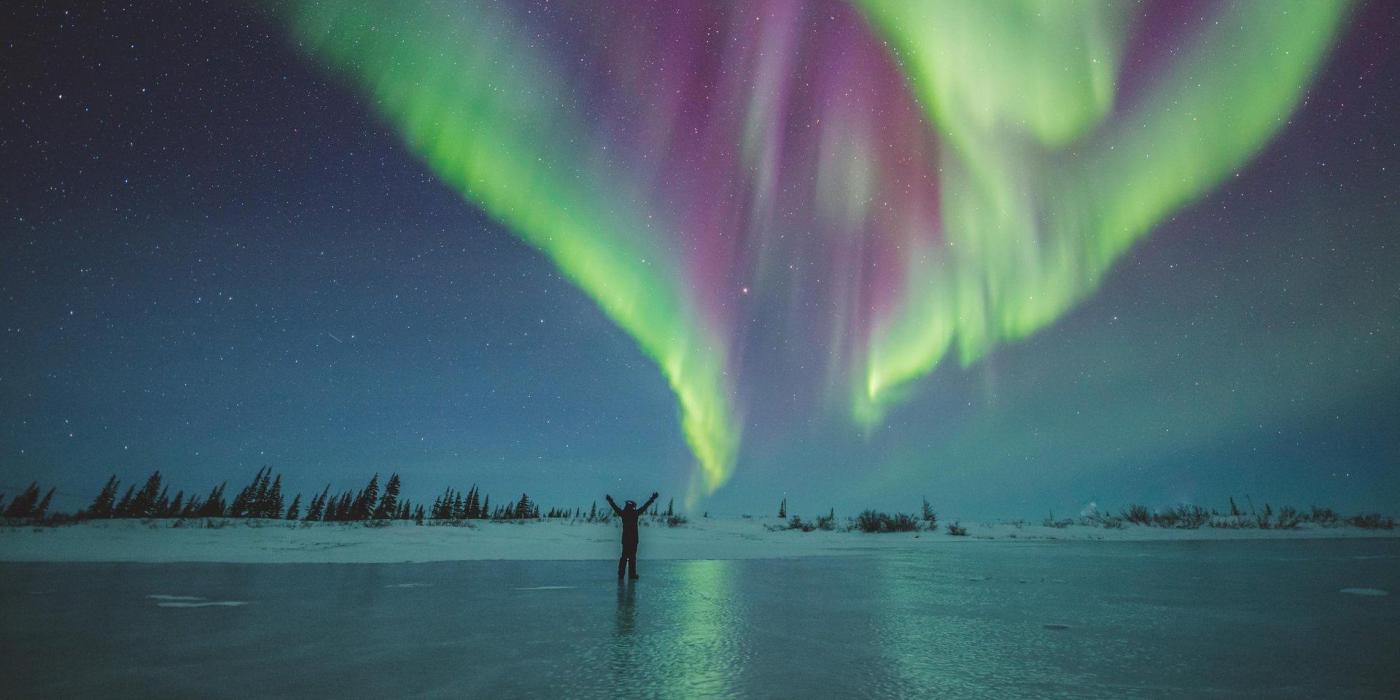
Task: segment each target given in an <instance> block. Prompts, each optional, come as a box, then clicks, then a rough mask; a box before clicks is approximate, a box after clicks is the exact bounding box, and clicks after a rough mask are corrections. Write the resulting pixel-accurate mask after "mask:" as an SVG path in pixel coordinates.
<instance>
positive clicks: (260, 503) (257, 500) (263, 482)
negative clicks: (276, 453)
mask: <svg viewBox="0 0 1400 700" xmlns="http://www.w3.org/2000/svg"><path fill="white" fill-rule="evenodd" d="M263 469H264V471H263V474H262V478H261V479H258V487H257V489H255V490H254V491H253V497H252V500H251V502H250V503H249V504H248V515H249V517H254V518H260V517H265V516H264V514H265V513H267V511H268V510H269V506H270V504H269V503H268V497H269V496H270V495H271V493H272V467H264V468H263Z"/></svg>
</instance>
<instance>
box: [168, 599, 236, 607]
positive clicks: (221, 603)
mask: <svg viewBox="0 0 1400 700" xmlns="http://www.w3.org/2000/svg"><path fill="white" fill-rule="evenodd" d="M247 604H248V602H247V601H244V600H206V601H204V602H202V603H188V602H185V601H179V600H168V601H165V602H163V603H156V607H159V608H236V607H238V606H240V605H247Z"/></svg>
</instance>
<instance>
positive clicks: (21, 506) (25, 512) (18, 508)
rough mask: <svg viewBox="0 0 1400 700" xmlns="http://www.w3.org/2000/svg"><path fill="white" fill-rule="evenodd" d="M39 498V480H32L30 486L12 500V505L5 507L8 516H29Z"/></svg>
mask: <svg viewBox="0 0 1400 700" xmlns="http://www.w3.org/2000/svg"><path fill="white" fill-rule="evenodd" d="M38 500H39V482H37V481H31V482H29V486H28V487H26V488H25V489H24V491H21V492H20V494H19V495H18V496H15V497H14V500H12V501H10V507H9V508H6V509H5V517H6V518H27V517H29V515H30V513H33V512H34V504H35V503H36V502H38Z"/></svg>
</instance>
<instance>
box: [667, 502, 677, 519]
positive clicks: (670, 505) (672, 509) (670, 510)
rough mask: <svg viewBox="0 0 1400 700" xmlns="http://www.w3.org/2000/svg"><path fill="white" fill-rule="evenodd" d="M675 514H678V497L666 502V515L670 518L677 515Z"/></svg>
mask: <svg viewBox="0 0 1400 700" xmlns="http://www.w3.org/2000/svg"><path fill="white" fill-rule="evenodd" d="M675 514H676V499H674V498H672V499H671V500H669V501H667V502H666V517H668V518H669V517H671V516H673V515H675Z"/></svg>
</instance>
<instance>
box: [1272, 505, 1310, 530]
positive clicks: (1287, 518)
mask: <svg viewBox="0 0 1400 700" xmlns="http://www.w3.org/2000/svg"><path fill="white" fill-rule="evenodd" d="M1301 522H1303V514H1302V513H1301V512H1299V511H1298V509H1296V508H1294V507H1293V506H1283V507H1281V508H1279V509H1278V517H1277V518H1276V519H1275V520H1274V527H1275V528H1278V529H1279V530H1292V529H1294V528H1296V527H1298V523H1301Z"/></svg>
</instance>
